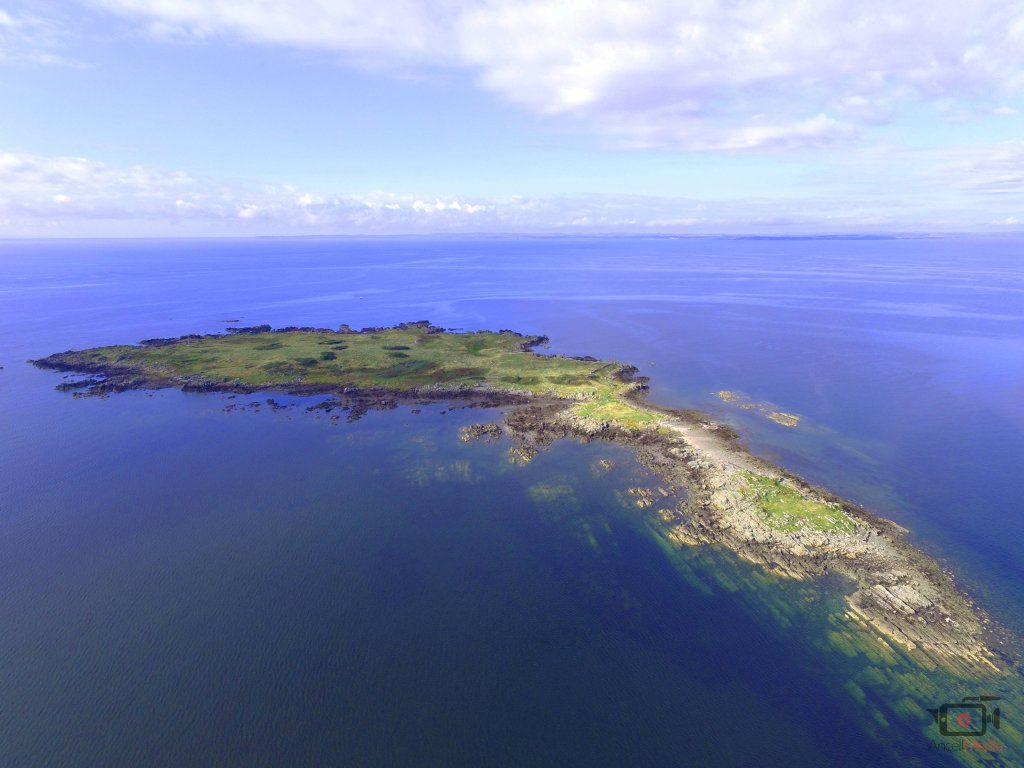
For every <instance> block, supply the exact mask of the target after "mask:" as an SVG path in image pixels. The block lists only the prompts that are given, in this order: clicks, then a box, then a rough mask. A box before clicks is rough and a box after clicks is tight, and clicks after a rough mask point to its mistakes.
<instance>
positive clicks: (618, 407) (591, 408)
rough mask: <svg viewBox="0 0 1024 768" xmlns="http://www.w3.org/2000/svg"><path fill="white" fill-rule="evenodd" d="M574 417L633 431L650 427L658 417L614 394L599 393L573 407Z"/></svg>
mask: <svg viewBox="0 0 1024 768" xmlns="http://www.w3.org/2000/svg"><path fill="white" fill-rule="evenodd" d="M573 409H574V410H575V411H576V415H577V416H579V417H580V418H582V419H586V420H587V421H595V422H601V423H608V424H616V425H619V426H623V427H631V428H634V429H637V428H642V427H646V426H652V425H654V424H656V423H657V421H658V417H657V416H656V415H654V414H653V413H651V412H650V411H645V410H643V409H641V408H637V407H636V406H634V405H631V404H629V403H628V402H625V401H624V400H623V399H622V398H621V397H619V396H618V395H616V394H614V393H601V394H599V395H597V396H596V397H595V398H594V399H592V400H586V401H584V402H582V403H579V404H578V405H575V406H573Z"/></svg>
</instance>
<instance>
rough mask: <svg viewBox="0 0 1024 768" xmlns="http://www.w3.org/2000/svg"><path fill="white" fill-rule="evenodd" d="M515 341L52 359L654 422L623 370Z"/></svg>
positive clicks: (449, 337) (257, 338)
mask: <svg viewBox="0 0 1024 768" xmlns="http://www.w3.org/2000/svg"><path fill="white" fill-rule="evenodd" d="M527 341H528V339H525V338H523V337H522V336H518V335H516V334H514V333H511V332H503V333H493V332H486V331H481V332H476V333H448V332H436V331H435V332H430V331H429V329H428V328H426V327H423V326H418V325H412V326H407V327H399V328H390V329H383V330H380V331H375V332H373V333H334V332H330V331H289V332H287V333H257V334H241V333H240V334H228V335H224V336H215V337H207V338H199V339H184V340H181V341H178V342H176V343H174V344H169V345H166V346H127V345H122V346H111V347H99V348H96V349H87V350H83V351H80V352H65V353H60V354H57V355H53V356H51V358H48V359H49V360H51V361H53V362H59V363H61V364H63V365H65V366H71V367H73V366H74V365H75V364H77V363H82V364H83V365H84V364H87V363H102V364H104V365H112V366H121V367H125V368H129V369H132V370H135V371H138V372H141V373H145V374H149V375H151V376H158V377H163V378H169V379H175V378H181V377H190V376H192V377H202V378H204V379H207V380H211V381H215V382H236V381H237V382H239V383H241V384H243V385H247V386H253V387H259V388H267V389H273V388H279V387H287V386H296V385H313V386H322V387H325V388H330V387H338V388H342V387H357V388H372V387H379V388H384V389H388V390H392V391H395V392H402V391H409V390H416V389H422V388H425V387H431V386H437V387H444V388H465V387H473V386H478V385H480V386H484V387H486V388H488V389H492V390H499V391H515V392H521V393H524V394H527V395H537V396H553V397H558V398H565V399H574V400H582V401H586V405H585V406H584V407H583V408H582V410H581V411H580V413H581V415H583V416H584V417H586V418H593V419H596V420H601V421H617V422H622V423H625V424H627V425H641V424H647V423H651V422H654V421H656V419H655V417H654V416H653V415H652V414H649V413H647V412H646V411H642V410H640V409H638V408H635V407H634V406H632V405H629V404H628V403H626V402H624V401H623V400H622V399H621V396H622V394H623V393H624V392H625V391H627V390H628V389H629V385H628V384H626V383H624V382H622V381H621V380H619V379H618V378H616V374H617V373H619V372H620V371H621V370H622V368H623V366H621V365H619V364H618V363H610V362H608V361H594V360H576V359H573V358H570V357H563V356H558V355H538V354H536V353H535V352H533V351H531V350H524V349H523V348H522V346H523V344H524V342H527Z"/></svg>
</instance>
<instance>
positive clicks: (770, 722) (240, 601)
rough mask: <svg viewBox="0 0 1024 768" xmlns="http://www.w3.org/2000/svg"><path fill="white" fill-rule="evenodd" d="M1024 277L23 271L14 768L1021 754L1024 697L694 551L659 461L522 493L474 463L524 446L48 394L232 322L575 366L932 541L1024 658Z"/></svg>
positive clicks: (718, 555) (508, 241)
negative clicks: (911, 657)
mask: <svg viewBox="0 0 1024 768" xmlns="http://www.w3.org/2000/svg"><path fill="white" fill-rule="evenodd" d="M1022 256H1024V240H1022V239H1011V238H941V239H940V238H916V239H912V238H903V239H867V238H866V239H846V240H843V239H803V240H799V239H797V240H782V239H779V240H775V239H735V238H723V239H717V238H701V239H678V238H591V239H575V238H477V239H470V238H453V239H430V240H425V239H407V238H394V239H372V240H360V239H342V240H329V239H259V240H183V241H150V240H138V241H50V242H0V366H3V370H0V430H2V431H0V765H3V766H7V765H12V766H37V765H76V766H78V765H84V766H89V765H96V766H110V765H167V766H180V765H245V766H253V765H304V764H317V765H360V766H362V765H474V766H476V765H516V766H523V765H538V766H539V765H553V764H561V765H588V766H590V765H609V766H613V765H652V766H661V765H666V766H667V765H715V766H759V767H760V766H787V767H789V768H794V767H797V766H807V767H808V768H812V767H813V768H818V767H819V766H862V765H873V766H876V765H877V766H884V765H893V766H895V765H900V766H904V765H915V764H917V765H943V764H957V763H956V762H955V760H956V756H955V755H950V754H947V753H944V752H940V751H938V750H936V749H934V748H933V745H932V741H933V740H934V739H937V738H938V736H937V734H935V733H934V728H933V727H931V726H930V725H929V723H930V716H929V715H928V713H927V711H926V707H931V706H939V705H940V704H942V703H944V702H945V701H947V700H949V701H955V700H958V699H959V698H960V697H961V696H964V695H973V694H976V693H993V692H994V693H999V694H1003V695H1004V701H1003V713H1004V719H1005V721H1006V722H1007V723H1008V725H1005V726H1004V732H1006V733H1011V734H1012V731H1013V728H1014V725H1013V724H1014V723H1017V724H1018V727H1019V723H1020V722H1021V717H1024V708H1022V706H1021V701H1018V700H1017V699H1016V698H1014V695H1015V694H1014V691H1015V690H1017V684H1016V682H1012V681H1011V682H1006V681H986V683H985V684H986V685H988V686H989V688H988V689H986V690H976V689H977V686H978V685H981V684H982V683H979V682H976V681H963V680H957V679H954V678H951V677H949V676H947V675H945V674H943V673H942V672H940V671H929V670H921V669H919V668H917V667H916V666H915V665H914V664H913V663H912V662H910V661H908V660H906V659H905V658H902V657H901V656H900V655H899V654H894V653H887V652H881V651H878V650H877V649H874V648H872V647H871V646H870V644H869V643H867V641H865V640H864V638H861V637H859V636H857V635H856V633H855V632H852V630H851V629H850V628H849V627H847V626H845V625H844V624H843V620H842V618H841V614H842V603H841V589H842V585H816V584H812V585H795V584H789V583H784V582H780V581H778V580H775V579H772V578H771V577H768V576H766V575H764V574H762V573H761V572H760V571H759V570H758V569H756V568H753V567H750V566H746V565H744V564H743V563H739V562H736V561H735V559H734V558H732V557H731V556H730V555H729V554H728V553H722V552H716V551H715V550H713V549H707V548H706V549H701V550H684V551H675V550H673V549H671V548H670V547H668V546H667V545H666V544H665V542H664V541H663V540H662V539H661V538H660V536H659V532H658V530H657V526H656V525H655V524H654V523H653V522H652V521H651V520H650V518H649V517H648V516H647V514H646V513H644V512H643V511H641V510H637V509H636V508H635V507H633V506H631V505H630V504H629V497H628V494H625V493H624V491H625V489H627V488H628V487H630V486H634V485H637V484H643V483H644V482H651V479H650V478H649V477H646V476H645V474H644V472H643V470H642V469H641V468H639V467H638V466H637V465H636V464H635V463H634V462H633V460H632V457H631V456H630V454H629V452H628V451H625V450H622V449H618V448H616V447H614V446H608V445H602V444H590V445H586V446H581V445H577V444H575V443H564V444H557V445H555V446H554V447H553V448H552V449H551V450H550V451H549V452H547V453H543V454H541V455H540V456H538V457H537V458H536V459H535V460H534V461H533V462H532V463H531V464H529V465H528V466H526V467H519V466H516V465H514V464H512V463H510V462H509V461H508V458H507V456H506V453H505V450H506V448H507V447H508V446H507V445H504V444H502V443H498V444H495V445H490V446H485V445H481V444H468V445H467V444H464V443H461V442H460V441H459V440H458V429H459V427H460V426H462V425H464V424H467V423H472V422H474V421H482V420H491V419H498V418H500V413H494V412H484V411H479V410H466V409H449V408H446V407H444V406H430V407H424V408H422V409H420V410H421V412H420V413H418V414H417V413H413V412H412V411H411V409H408V408H400V409H398V410H396V411H391V412H382V413H371V414H369V415H367V416H366V417H365V418H363V419H362V420H360V421H358V422H356V423H351V424H350V423H346V422H345V421H344V420H341V421H340V423H337V424H334V423H331V421H330V420H329V419H326V418H323V417H320V418H317V417H316V416H314V415H313V414H311V413H308V412H307V411H306V410H305V408H306V407H307V406H308V405H310V404H312V403H315V402H316V399H312V400H309V399H300V398H281V397H278V400H281V401H283V402H287V403H288V404H289V405H290V406H291V407H290V408H288V409H287V410H282V411H272V410H271V409H269V408H268V407H267V406H266V405H263V406H262V407H260V408H258V409H257V408H253V407H251V406H250V407H247V408H245V409H244V410H242V409H239V408H235V409H234V410H226V407H227V406H230V405H236V406H238V405H243V404H247V403H252V402H256V401H262V400H264V399H265V398H264V397H248V396H246V397H239V398H234V399H230V398H228V397H227V396H222V395H215V396H213V395H185V394H182V393H179V392H171V391H161V392H157V393H143V392H134V393H125V394H121V395H117V396H113V397H110V398H107V399H96V398H88V399H75V398H73V397H71V396H70V395H68V394H67V393H60V392H57V391H55V390H54V389H53V387H54V385H55V384H56V383H58V382H59V381H60V377H59V376H57V375H55V374H53V373H52V372H45V371H40V370H37V369H35V368H33V367H31V366H29V365H27V364H26V362H25V361H26V360H27V359H29V358H34V357H40V356H44V355H47V354H50V353H52V352H55V351H59V350H63V349H69V348H80V347H85V346H96V345H101V344H109V343H124V342H133V341H137V340H138V339H142V338H150V337H154V336H177V335H180V334H183V333H192V332H214V331H219V330H222V329H223V328H225V327H226V326H225V321H226V320H239V321H240V322H241V323H242V324H258V323H270V324H272V325H278V326H280V325H316V326H328V327H333V326H337V325H338V324H340V323H348V324H350V325H352V326H354V327H360V326H365V325H388V324H393V323H395V322H400V321H404V320H418V319H429V320H431V321H433V322H434V323H436V324H439V325H443V326H446V327H451V328H466V329H476V328H489V329H499V328H514V329H516V330H519V331H521V332H523V333H543V334H547V335H548V336H550V338H551V345H550V349H551V350H552V351H556V352H566V353H571V354H590V355H594V356H597V357H609V358H616V359H620V360H623V361H627V362H631V363H634V364H636V365H637V366H638V367H639V368H640V369H641V371H642V373H643V374H645V375H648V376H650V377H651V398H652V399H653V400H656V401H658V402H661V403H665V404H668V405H674V406H683V407H697V408H702V409H705V410H708V411H711V412H712V413H714V414H715V415H716V416H717V417H718V418H721V419H724V420H727V421H729V422H730V423H732V424H734V425H735V426H736V427H737V428H738V429H739V430H740V431H741V433H742V434H743V436H744V439H745V440H746V441H747V443H748V444H749V445H750V446H751V447H752V449H754V450H755V451H757V452H758V453H760V454H762V455H765V456H767V457H769V458H771V459H773V460H775V461H778V462H780V463H782V464H784V465H785V466H787V467H788V468H790V469H792V470H794V471H796V472H798V473H800V474H802V475H804V476H805V477H807V478H808V479H810V480H812V481H814V482H817V483H820V484H823V485H825V486H827V487H829V488H831V489H833V490H835V491H837V492H839V493H841V494H844V495H846V496H849V497H851V498H853V499H855V500H857V501H860V502H862V503H864V504H866V505H868V506H870V507H872V508H873V509H875V510H877V511H878V512H880V513H882V514H884V515H886V516H888V517H890V518H892V519H894V520H897V521H898V522H900V523H902V524H903V525H905V526H907V527H908V528H909V529H910V530H911V536H912V537H913V539H914V540H915V542H916V543H917V544H918V545H919V546H921V547H923V548H924V549H926V550H927V551H929V552H930V553H931V554H933V555H934V556H936V557H938V558H939V559H940V560H941V561H942V562H943V563H944V564H946V565H947V566H948V567H949V568H951V569H952V570H953V571H954V572H955V573H956V574H957V575H958V578H959V580H960V583H961V584H962V585H963V586H964V587H965V588H966V589H968V591H970V592H971V594H972V595H974V596H975V597H976V598H977V600H978V602H979V603H980V604H982V605H983V606H984V607H985V608H986V609H987V610H988V611H989V612H990V613H991V614H992V616H993V617H994V618H995V619H996V620H997V621H999V622H1000V623H1001V624H1002V625H1004V626H1006V627H1008V628H1010V629H1011V630H1013V631H1015V632H1017V633H1024V514H1022V512H1021V507H1020V501H1019V500H1020V496H1021V493H1020V492H1021V481H1020V465H1021V460H1022V459H1024V384H1022V382H1024V262H1022ZM720 390H731V391H737V392H740V393H742V394H743V395H745V396H746V397H747V398H749V400H750V402H756V403H770V404H772V407H774V408H777V409H778V410H782V411H786V412H790V413H795V414H798V415H799V416H800V417H801V421H800V424H799V426H798V427H796V428H787V427H784V426H781V425H778V424H776V423H774V422H772V421H771V420H769V419H767V418H765V417H764V415H763V413H762V412H761V410H759V409H743V408H740V407H737V406H736V405H735V404H729V403H726V402H723V401H722V400H721V399H719V398H718V397H716V396H715V394H714V393H715V392H718V391H720ZM601 458H608V459H612V460H613V461H614V462H615V466H614V468H613V469H612V470H611V471H610V472H607V473H604V472H600V471H598V469H597V468H596V464H595V462H596V461H597V460H598V459H601ZM1006 729H1009V730H1006ZM1002 759H1003V763H1002V764H1004V765H1013V764H1015V763H1014V760H1016V759H1017V758H1016V757H1015V756H1013V755H1009V754H1008V755H1004V757H1003V758H1002ZM989 764H998V763H993V762H989Z"/></svg>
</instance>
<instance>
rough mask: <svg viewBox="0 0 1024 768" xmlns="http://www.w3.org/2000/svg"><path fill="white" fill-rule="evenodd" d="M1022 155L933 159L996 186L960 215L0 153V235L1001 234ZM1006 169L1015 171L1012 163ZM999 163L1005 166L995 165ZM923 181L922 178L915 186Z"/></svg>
mask: <svg viewBox="0 0 1024 768" xmlns="http://www.w3.org/2000/svg"><path fill="white" fill-rule="evenodd" d="M1022 158H1024V149H1022V148H1021V147H1020V146H1019V145H1018V144H1016V143H1013V144H1010V145H999V146H996V147H993V148H992V149H991V151H990V152H988V153H987V154H984V153H979V152H978V151H977V150H976V149H972V150H970V151H966V152H965V153H963V154H961V155H955V154H948V153H946V154H943V155H942V156H941V157H937V158H935V161H934V165H933V167H932V169H931V170H930V171H929V173H930V174H935V175H938V176H941V177H943V178H945V177H955V178H957V179H958V180H959V183H960V184H961V185H962V186H964V187H965V189H974V188H983V189H989V188H995V189H997V190H998V191H999V192H1000V193H1002V194H1000V195H998V196H997V197H998V200H997V202H995V203H993V202H992V200H993V197H992V196H991V195H985V196H984V197H985V200H984V201H983V202H984V203H985V205H983V206H980V207H978V208H976V209H975V210H973V211H972V208H971V206H970V205H969V204H965V202H964V201H963V200H957V201H953V202H951V203H950V204H948V205H947V206H945V207H943V206H941V205H939V206H937V205H936V204H935V203H934V201H929V200H928V199H927V198H925V199H919V198H918V197H916V196H892V197H886V196H879V195H878V194H874V193H872V194H865V195H862V196H856V195H852V196H851V195H849V194H845V195H844V196H843V197H842V199H838V198H834V197H829V196H820V197H817V198H814V199H808V198H800V199H780V198H773V199H757V198H739V199H729V200H695V199H690V198H681V197H654V196H639V195H632V196H624V195H619V196H616V195H578V196H552V197H542V198H540V197H539V198H529V197H504V198H472V199H469V198H465V197H456V196H452V195H437V196H432V197H422V196H416V195H411V194H403V193H400V192H385V191H375V192H367V193H363V194H339V193H325V192H318V191H311V190H304V189H299V188H296V187H293V186H288V185H279V184H278V185H274V184H263V183H259V182H247V181H239V180H230V179H215V178H203V177H198V176H194V175H191V174H187V173H180V172H174V171H165V170H160V169H154V168H147V167H141V166H131V167H115V166H110V165H107V164H104V163H101V162H96V161H93V160H88V159H85V158H75V157H48V156H40V155H31V154H23V153H11V152H7V153H3V152H0V232H3V233H4V235H6V236H46V235H51V234H60V235H72V236H74V235H139V234H146V235H217V234H224V235H245V234H325V235H327V234H382V233H389V234H390V233H410V234H415V233H446V232H451V233H457V232H467V233H468V232H472V233H486V232H537V233H544V232H548V233H552V232H555V233H557V232H563V233H598V232H659V233H661V232H665V233H687V234H705V233H730V232H732V233H751V232H753V233H792V232H810V233H814V232H846V231H849V232H864V231H878V232H884V231H907V230H911V229H915V230H921V229H922V228H923V229H931V230H935V231H950V230H953V231H955V230H961V229H1006V228H1007V227H1019V222H1020V221H1022V220H1024V174H1021V173H1020V169H1021V160H1022ZM1014 168H1015V169H1016V174H1017V175H1016V176H1014V175H1013V173H1014V172H1013V170H1012V169H1014ZM1008 169H1009V170H1008ZM928 183H931V182H929V177H928V176H927V175H926V176H924V177H922V184H928Z"/></svg>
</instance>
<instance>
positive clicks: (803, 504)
mask: <svg viewBox="0 0 1024 768" xmlns="http://www.w3.org/2000/svg"><path fill="white" fill-rule="evenodd" d="M743 475H744V480H745V482H746V487H745V488H744V491H743V492H744V495H746V497H747V498H748V499H754V500H756V502H757V504H758V508H759V510H760V512H761V514H762V515H763V517H764V519H765V521H766V522H767V523H768V525H769V526H771V527H772V528H775V529H777V530H780V531H799V530H801V529H810V530H813V531H819V532H822V533H829V532H833V531H839V532H843V533H853V532H854V531H855V530H856V527H857V526H856V524H855V523H854V522H853V520H851V519H850V518H849V517H848V516H847V515H846V513H845V512H843V510H842V509H840V508H839V506H838V505H832V504H825V503H823V502H820V501H809V500H808V499H805V498H804V497H803V496H801V495H800V494H799V493H798V492H797V491H796V490H795V489H794V488H792V487H791V486H790V485H788V484H787V483H785V482H783V481H782V480H778V479H776V478H773V477H766V476H764V475H758V474H756V473H754V472H744V473H743Z"/></svg>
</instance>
